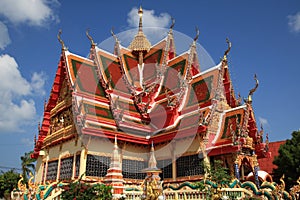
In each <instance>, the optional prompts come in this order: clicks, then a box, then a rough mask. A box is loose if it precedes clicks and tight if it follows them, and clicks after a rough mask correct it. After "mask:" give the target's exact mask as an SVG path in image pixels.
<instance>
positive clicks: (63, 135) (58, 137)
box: [43, 125, 76, 147]
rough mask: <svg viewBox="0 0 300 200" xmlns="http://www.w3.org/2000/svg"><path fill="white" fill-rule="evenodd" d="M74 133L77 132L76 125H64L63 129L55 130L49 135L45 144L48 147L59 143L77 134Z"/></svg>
mask: <svg viewBox="0 0 300 200" xmlns="http://www.w3.org/2000/svg"><path fill="white" fill-rule="evenodd" d="M74 133H76V129H75V126H74V125H69V126H66V127H62V128H61V129H59V130H57V131H55V132H54V133H52V134H51V135H48V136H47V137H46V138H45V139H44V143H43V146H44V147H46V146H49V145H53V144H57V143H59V142H62V141H64V140H67V139H70V138H72V137H74V135H75V134H74Z"/></svg>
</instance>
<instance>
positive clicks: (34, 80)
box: [30, 72, 46, 96]
mask: <svg viewBox="0 0 300 200" xmlns="http://www.w3.org/2000/svg"><path fill="white" fill-rule="evenodd" d="M45 81H46V74H45V73H44V72H40V73H38V72H34V73H33V75H32V77H31V83H30V85H31V88H32V90H33V91H32V92H33V93H34V94H37V95H42V96H44V95H45V94H46V92H45V90H44V86H45Z"/></svg>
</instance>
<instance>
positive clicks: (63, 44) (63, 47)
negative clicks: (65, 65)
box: [57, 29, 67, 51]
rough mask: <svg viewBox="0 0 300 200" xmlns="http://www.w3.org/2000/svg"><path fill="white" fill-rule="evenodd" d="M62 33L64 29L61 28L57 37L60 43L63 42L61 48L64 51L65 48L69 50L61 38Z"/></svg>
mask: <svg viewBox="0 0 300 200" xmlns="http://www.w3.org/2000/svg"><path fill="white" fill-rule="evenodd" d="M61 34H62V30H61V29H59V31H58V34H57V39H58V41H59V43H60V44H61V49H62V50H63V51H64V50H67V48H66V46H65V43H64V41H63V40H62V39H61Z"/></svg>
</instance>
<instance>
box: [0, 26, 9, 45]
mask: <svg viewBox="0 0 300 200" xmlns="http://www.w3.org/2000/svg"><path fill="white" fill-rule="evenodd" d="M9 44H10V37H9V34H8V29H7V26H6V25H5V24H4V23H2V22H1V21H0V49H1V50H4V48H5V47H6V46H7V45H9Z"/></svg>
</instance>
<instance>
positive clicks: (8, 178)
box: [0, 170, 19, 198]
mask: <svg viewBox="0 0 300 200" xmlns="http://www.w3.org/2000/svg"><path fill="white" fill-rule="evenodd" d="M18 180H19V174H18V173H16V172H15V171H14V170H10V171H7V172H1V174H0V198H4V196H6V195H10V192H11V191H12V190H13V189H14V188H17V185H18Z"/></svg>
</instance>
